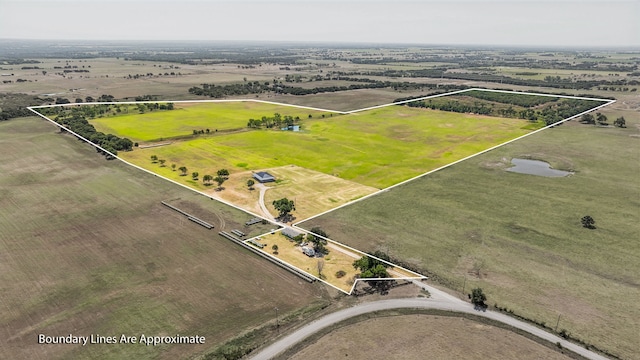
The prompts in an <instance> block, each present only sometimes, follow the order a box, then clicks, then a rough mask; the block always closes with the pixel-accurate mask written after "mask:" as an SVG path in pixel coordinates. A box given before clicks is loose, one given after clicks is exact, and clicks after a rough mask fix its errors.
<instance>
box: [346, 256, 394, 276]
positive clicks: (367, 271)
mask: <svg viewBox="0 0 640 360" xmlns="http://www.w3.org/2000/svg"><path fill="white" fill-rule="evenodd" d="M352 265H353V267H354V268H355V269H358V270H360V277H361V278H365V279H371V278H388V277H389V274H388V273H387V267H388V266H389V265H388V264H386V263H383V262H382V261H380V260H378V259H374V258H372V257H369V256H367V255H365V256H363V257H361V258H360V259H358V260H356V261H354V262H353V264H352Z"/></svg>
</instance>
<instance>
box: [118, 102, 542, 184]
mask: <svg viewBox="0 0 640 360" xmlns="http://www.w3.org/2000/svg"><path fill="white" fill-rule="evenodd" d="M302 124H303V128H302V129H303V131H301V132H290V131H273V130H256V131H245V132H239V133H232V134H228V135H224V136H211V137H203V138H196V139H194V140H189V141H177V142H174V143H172V144H170V145H166V146H161V147H155V148H145V149H135V150H134V151H131V152H126V153H125V152H122V153H120V154H119V155H120V156H122V157H123V158H124V159H126V160H128V161H131V162H133V163H135V164H136V165H139V166H142V167H144V168H146V169H149V170H152V171H157V172H158V173H159V174H161V175H163V176H167V177H170V178H172V179H175V180H178V181H182V182H185V183H191V185H192V186H195V187H197V188H204V185H202V183H194V182H191V181H190V180H189V179H190V177H184V176H180V173H179V172H177V171H172V170H171V169H170V168H169V167H165V168H161V167H159V165H158V164H152V163H151V160H150V158H151V156H152V155H156V156H158V157H159V158H160V159H165V160H166V164H167V165H170V164H176V165H177V167H181V166H185V167H187V168H188V169H189V174H190V173H191V172H192V171H197V172H199V174H200V175H203V174H212V175H215V173H216V171H217V170H218V169H221V168H226V169H228V170H229V171H230V172H232V173H233V172H238V171H246V170H259V169H266V168H273V167H278V166H285V165H297V166H300V167H304V168H308V169H312V170H315V171H319V172H322V173H325V174H329V175H333V176H337V177H340V178H343V179H346V180H351V181H354V182H357V183H360V184H363V185H366V186H371V187H375V188H385V187H388V186H390V185H393V184H396V183H398V182H401V181H403V180H406V179H409V178H411V177H414V176H417V175H419V174H422V173H424V172H426V171H429V170H432V169H435V168H437V167H439V166H442V165H445V164H448V163H450V162H453V161H455V160H458V159H461V158H464V157H466V156H468V155H471V154H474V153H476V152H478V151H481V150H484V149H487V148H489V147H491V146H493V145H497V144H499V143H502V142H505V141H507V140H510V139H513V138H516V137H518V136H520V135H523V134H526V133H528V132H529V131H530V130H527V129H525V127H527V126H528V125H530V124H529V123H528V122H526V121H524V120H517V119H504V118H493V117H484V116H475V115H466V114H456V113H448V112H442V111H434V110H427V109H413V108H408V107H401V106H390V107H385V108H381V109H376V110H371V111H367V112H362V113H356V114H350V115H340V116H330V117H325V118H320V119H318V118H317V117H314V118H313V119H307V120H303V123H302ZM132 126H133V125H132ZM118 135H123V134H120V133H118Z"/></svg>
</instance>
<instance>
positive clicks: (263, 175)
mask: <svg viewBox="0 0 640 360" xmlns="http://www.w3.org/2000/svg"><path fill="white" fill-rule="evenodd" d="M253 178H254V179H256V180H258V182H260V183H266V182H274V181H276V178H275V177H274V176H273V175H271V174H269V173H268V172H265V171H260V172H257V173H254V174H253Z"/></svg>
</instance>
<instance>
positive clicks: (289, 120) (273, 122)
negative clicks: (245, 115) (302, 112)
mask: <svg viewBox="0 0 640 360" xmlns="http://www.w3.org/2000/svg"><path fill="white" fill-rule="evenodd" d="M309 117H311V115H309ZM299 121H300V117H299V116H296V117H295V118H294V117H293V116H290V115H285V116H282V115H280V114H279V113H275V114H273V116H272V117H269V116H263V117H262V118H261V119H249V122H248V123H247V127H249V128H253V129H257V128H260V127H262V126H264V127H266V128H273V127H275V128H279V127H280V126H292V125H293V124H296V123H298V122H299Z"/></svg>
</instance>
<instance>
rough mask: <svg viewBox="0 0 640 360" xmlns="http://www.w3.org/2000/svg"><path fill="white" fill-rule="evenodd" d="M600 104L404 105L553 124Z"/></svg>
mask: <svg viewBox="0 0 640 360" xmlns="http://www.w3.org/2000/svg"><path fill="white" fill-rule="evenodd" d="M398 100H399V99H398ZM556 100H557V98H556ZM399 101H402V100H399ZM599 104H601V102H598V101H595V100H582V99H561V100H557V101H554V102H553V103H551V104H549V106H545V107H542V108H541V109H536V110H534V109H531V108H524V109H523V108H520V109H517V108H514V107H513V106H511V105H509V106H508V107H506V108H505V107H504V106H494V104H492V103H486V102H482V101H474V102H473V103H469V102H465V101H454V100H446V99H428V100H426V101H425V100H419V101H413V102H409V103H406V104H404V105H406V106H409V107H419V108H429V109H432V110H442V111H451V112H458V113H474V114H480V115H493V116H502V117H509V118H520V119H526V120H529V121H544V122H545V124H546V125H551V124H555V123H557V122H558V121H562V120H563V119H566V118H568V117H570V116H572V115H575V114H576V113H580V112H583V111H586V110H589V109H591V108H593V107H595V106H597V105H599Z"/></svg>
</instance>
